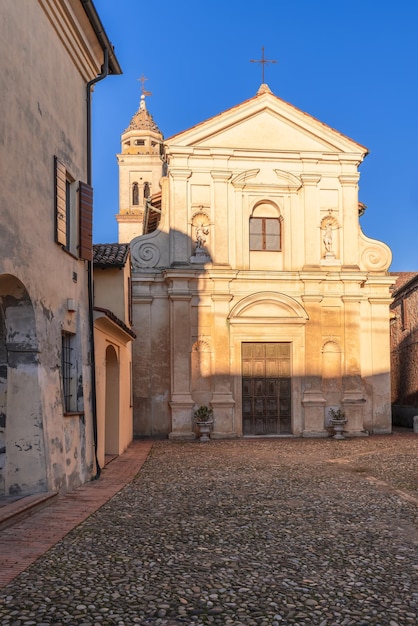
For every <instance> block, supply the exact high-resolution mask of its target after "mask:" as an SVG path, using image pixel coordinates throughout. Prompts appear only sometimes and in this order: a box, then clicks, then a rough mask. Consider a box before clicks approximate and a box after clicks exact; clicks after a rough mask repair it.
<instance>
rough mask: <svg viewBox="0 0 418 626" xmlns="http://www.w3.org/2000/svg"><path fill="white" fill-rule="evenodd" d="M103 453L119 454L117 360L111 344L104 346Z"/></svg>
mask: <svg viewBox="0 0 418 626" xmlns="http://www.w3.org/2000/svg"><path fill="white" fill-rule="evenodd" d="M105 454H119V361H118V355H117V353H116V350H115V348H114V347H113V346H108V347H107V348H106V407H105Z"/></svg>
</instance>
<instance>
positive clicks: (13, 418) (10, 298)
mask: <svg viewBox="0 0 418 626" xmlns="http://www.w3.org/2000/svg"><path fill="white" fill-rule="evenodd" d="M46 489H47V472H46V459H45V447H44V433H43V419H42V404H41V393H40V387H39V346H38V340H37V336H36V326H35V315H34V310H33V305H32V302H31V299H30V297H29V294H28V292H27V290H26V288H25V286H24V285H23V284H22V283H21V281H20V280H18V279H17V278H16V277H15V276H11V275H9V274H4V275H1V276H0V495H6V496H10V495H27V494H30V493H37V492H41V491H45V490H46Z"/></svg>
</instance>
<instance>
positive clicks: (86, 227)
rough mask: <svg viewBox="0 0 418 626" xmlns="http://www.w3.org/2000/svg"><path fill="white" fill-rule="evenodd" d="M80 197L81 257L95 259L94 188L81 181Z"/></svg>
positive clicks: (87, 259)
mask: <svg viewBox="0 0 418 626" xmlns="http://www.w3.org/2000/svg"><path fill="white" fill-rule="evenodd" d="M79 199H80V249H79V257H80V259H84V260H85V261H92V260H93V188H92V187H90V185H87V184H86V183H82V182H80V183H79Z"/></svg>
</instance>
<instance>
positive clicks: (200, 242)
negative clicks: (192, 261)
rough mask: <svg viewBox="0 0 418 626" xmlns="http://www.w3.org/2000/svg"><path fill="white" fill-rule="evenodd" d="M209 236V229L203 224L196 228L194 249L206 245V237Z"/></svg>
mask: <svg viewBox="0 0 418 626" xmlns="http://www.w3.org/2000/svg"><path fill="white" fill-rule="evenodd" d="M207 235H209V228H208V227H207V226H205V225H204V224H203V223H201V224H199V226H197V228H196V248H203V247H204V245H205V243H206V236H207Z"/></svg>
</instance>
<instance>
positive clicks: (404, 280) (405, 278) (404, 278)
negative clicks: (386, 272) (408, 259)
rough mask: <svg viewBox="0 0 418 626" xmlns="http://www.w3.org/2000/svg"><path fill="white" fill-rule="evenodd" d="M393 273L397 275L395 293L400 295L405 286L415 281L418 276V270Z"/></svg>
mask: <svg viewBox="0 0 418 626" xmlns="http://www.w3.org/2000/svg"><path fill="white" fill-rule="evenodd" d="M391 274H393V275H395V276H397V277H398V278H397V280H396V283H395V284H394V286H393V295H394V296H395V295H398V293H399V292H400V291H402V290H403V288H404V287H405V288H406V287H408V286H409V283H412V282H414V280H416V279H417V277H418V272H391Z"/></svg>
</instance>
